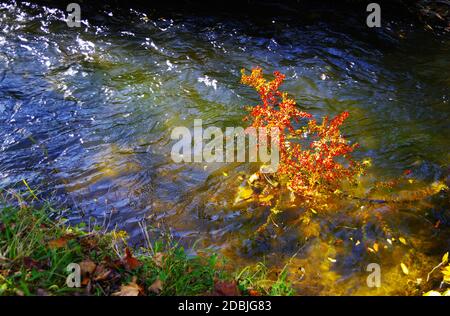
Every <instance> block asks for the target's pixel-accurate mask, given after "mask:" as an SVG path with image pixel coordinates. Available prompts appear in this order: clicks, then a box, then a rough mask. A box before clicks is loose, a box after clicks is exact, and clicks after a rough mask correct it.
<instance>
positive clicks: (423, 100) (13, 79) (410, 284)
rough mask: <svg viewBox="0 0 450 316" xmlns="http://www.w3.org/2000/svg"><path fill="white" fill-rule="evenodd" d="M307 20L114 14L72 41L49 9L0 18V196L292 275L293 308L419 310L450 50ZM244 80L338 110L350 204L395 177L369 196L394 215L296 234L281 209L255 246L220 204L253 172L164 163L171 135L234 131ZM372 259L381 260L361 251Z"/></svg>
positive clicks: (439, 239) (316, 218) (417, 31)
mask: <svg viewBox="0 0 450 316" xmlns="http://www.w3.org/2000/svg"><path fill="white" fill-rule="evenodd" d="M304 18H305V21H306V22H304V23H302V22H301V20H296V21H295V22H293V21H292V19H287V18H285V17H277V16H275V15H274V17H272V18H261V19H259V20H258V19H253V20H246V19H244V18H241V17H233V16H227V17H223V16H222V17H216V16H214V15H211V16H204V15H203V16H201V17H198V16H195V15H191V14H186V15H175V16H174V17H167V16H165V15H160V14H156V13H150V12H147V14H146V13H145V12H144V11H136V10H132V9H130V10H125V9H120V10H117V9H116V10H111V11H109V10H108V11H104V12H98V14H92V15H91V16H90V19H85V20H83V23H82V27H81V28H69V27H67V25H66V24H65V23H64V12H63V11H61V10H59V9H52V8H49V7H44V6H40V5H35V4H20V5H15V4H14V3H13V2H5V3H3V4H0V124H1V128H0V144H1V147H0V187H2V188H5V189H7V188H16V189H17V188H18V187H19V185H20V183H21V181H22V179H26V180H27V182H28V183H29V184H30V186H31V187H33V188H37V189H38V190H39V191H40V192H42V194H43V196H47V197H50V198H51V199H52V200H54V201H55V203H59V204H60V205H68V206H69V208H70V212H67V213H66V214H64V216H65V217H68V218H69V219H70V220H72V221H73V222H78V221H90V222H92V223H94V222H96V223H97V224H98V225H102V224H103V225H104V226H107V227H108V228H113V227H115V226H116V225H117V226H118V227H120V228H121V229H125V230H127V231H128V232H129V234H130V236H131V238H132V240H134V241H135V242H139V241H141V240H142V234H141V229H140V226H139V223H141V222H143V221H144V222H146V223H147V224H149V225H151V226H152V227H154V228H153V229H152V231H151V232H152V236H154V237H157V236H159V234H160V233H161V232H162V231H170V233H171V234H172V235H173V236H174V238H176V239H180V240H181V242H182V243H184V244H185V245H188V246H191V245H192V244H193V243H194V242H195V241H197V242H198V244H199V245H201V246H202V247H207V248H211V249H213V250H215V251H223V252H224V253H225V254H227V255H228V256H229V257H230V258H231V260H232V262H233V264H235V265H244V264H250V263H252V262H255V261H257V260H262V259H263V258H265V260H266V261H267V263H268V265H270V266H275V267H283V266H284V264H285V263H287V262H288V260H289V259H290V261H289V263H290V264H289V265H288V270H289V273H290V274H289V275H290V278H291V280H292V281H293V282H294V284H295V285H296V287H297V288H298V290H299V293H300V294H367V293H369V294H420V289H422V287H426V286H427V285H426V284H425V285H424V281H423V282H422V283H420V282H419V281H417V279H418V278H422V279H424V278H426V273H427V272H428V271H429V270H431V268H432V267H433V266H434V265H436V264H437V263H439V260H440V257H441V256H442V254H443V253H444V252H445V251H448V249H449V248H450V238H449V226H450V223H449V218H450V215H449V208H448V205H449V203H448V195H447V193H446V192H441V193H439V190H440V189H441V188H443V185H444V183H445V179H446V177H447V176H448V169H447V168H448V165H449V159H450V155H449V148H450V140H449V135H450V124H449V122H450V120H449V115H450V106H449V98H450V77H449V70H450V41H449V38H448V37H444V36H440V37H437V36H434V35H432V34H430V33H427V32H425V31H423V30H422V29H421V28H420V27H419V26H417V25H415V24H411V23H410V22H401V21H393V20H386V21H383V23H385V24H384V27H383V28H382V29H380V30H371V29H368V28H366V27H365V26H364V21H361V20H359V19H358V18H357V17H355V16H353V15H351V13H348V14H347V15H346V16H344V17H343V16H340V17H339V19H340V20H339V19H338V21H339V23H337V24H331V23H330V24H328V23H326V22H324V21H321V22H317V23H311V22H310V21H311V20H308V19H306V18H307V16H304ZM255 65H259V66H261V67H263V68H264V70H265V71H266V72H267V73H270V72H272V71H274V70H279V71H281V72H283V73H285V74H286V76H287V78H286V83H285V85H284V88H285V89H286V90H287V91H288V92H290V93H291V94H292V95H294V96H295V97H296V99H297V100H298V103H299V104H300V105H301V106H302V107H303V108H304V109H305V110H307V111H309V112H311V113H312V114H313V115H314V116H316V117H321V116H323V115H335V114H337V113H339V112H341V111H344V110H345V111H349V112H350V115H351V116H350V119H349V120H348V122H347V124H346V126H345V128H344V132H345V134H346V135H347V136H348V138H349V139H351V140H352V141H354V142H358V143H359V144H360V145H361V147H360V148H359V150H358V152H357V153H356V158H357V159H361V160H363V159H366V160H368V159H370V160H371V165H372V166H371V167H370V168H369V170H368V173H367V175H366V176H365V177H364V178H363V179H362V184H361V185H360V186H359V188H358V189H357V192H356V194H359V195H361V196H363V195H364V196H367V195H370V194H368V192H372V191H369V190H370V189H371V188H372V189H373V187H374V186H375V185H376V183H377V182H379V181H391V180H393V179H401V180H402V181H401V183H400V184H398V185H397V186H396V187H395V188H393V189H391V190H388V192H385V191H383V193H378V195H377V194H373V196H369V197H370V198H377V199H386V200H391V199H397V200H400V202H395V203H380V204H377V203H369V202H367V203H364V202H362V201H360V200H339V199H336V200H335V201H332V202H330V206H329V209H330V211H329V212H324V213H321V212H319V214H315V215H311V223H309V224H303V226H302V225H299V224H298V220H297V219H298V218H299V217H302V216H304V215H305V214H306V213H305V212H307V209H306V210H305V208H303V207H292V206H290V207H287V206H286V210H285V212H284V213H283V214H282V215H280V216H279V217H278V218H277V219H276V222H275V223H270V224H269V225H268V228H267V230H266V231H265V232H264V233H263V234H262V235H258V233H255V231H256V230H257V228H258V227H260V226H261V225H262V224H264V223H265V222H266V219H267V216H268V213H269V210H268V208H266V207H258V206H255V205H254V204H252V203H249V204H246V205H244V206H239V205H238V206H236V205H235V204H234V200H235V196H236V192H237V190H238V187H239V186H240V185H241V183H242V182H243V180H242V178H239V175H240V176H241V177H246V176H248V175H250V174H251V172H252V171H254V170H255V166H252V165H249V164H217V165H211V164H206V163H198V164H176V163H173V161H172V160H171V158H170V150H171V145H172V143H173V142H172V141H171V140H170V133H171V130H172V129H173V128H174V127H176V126H187V127H191V126H192V124H193V120H194V119H196V118H201V119H202V120H203V125H204V127H206V126H213V125H214V126H219V127H221V128H223V127H225V126H242V125H243V124H244V123H243V122H242V117H243V116H244V115H245V113H246V112H245V109H244V105H247V104H255V103H256V102H257V96H256V94H255V93H254V92H253V91H251V90H250V89H249V88H247V87H244V86H242V85H241V84H240V83H239V80H240V69H241V68H246V69H250V68H251V67H253V66H255ZM406 169H411V170H412V174H411V175H410V176H408V177H405V176H402V174H403V172H404V170H406ZM409 180H411V181H409ZM447 192H448V191H447ZM411 196H412V198H411ZM417 196H419V198H417ZM410 200H413V202H408V201H410ZM404 201H406V202H404ZM437 221H439V225H437V226H436V222H437ZM399 237H403V238H405V240H406V242H405V244H404V243H402V242H399V241H398V240H399V239H398V238H399ZM392 238H393V239H394V242H392V244H391V243H390V242H386V240H387V239H389V240H391V239H392ZM391 241H392V240H391ZM374 243H377V245H378V247H379V248H380V250H377V251H369V250H367V248H371V249H373V244H374ZM295 254H296V256H295V257H292V256H293V255H295ZM370 262H375V263H380V265H381V267H382V273H383V274H382V275H383V276H382V278H383V279H382V280H383V283H382V287H381V288H380V289H371V288H368V287H367V286H366V283H365V278H366V276H367V273H366V272H365V267H366V266H367V264H368V263H370ZM400 262H404V263H405V264H406V265H407V266H408V267H409V270H410V273H409V275H405V274H403V273H402V271H401V269H400ZM301 268H303V269H304V271H305V274H304V276H303V277H302V276H301V275H303V273H301V275H300V272H299V271H300V270H301ZM419 283H420V284H419ZM417 284H418V285H417Z"/></svg>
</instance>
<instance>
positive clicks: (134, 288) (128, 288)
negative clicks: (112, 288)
mask: <svg viewBox="0 0 450 316" xmlns="http://www.w3.org/2000/svg"><path fill="white" fill-rule="evenodd" d="M136 280H137V278H136V277H133V280H132V281H131V283H129V284H127V285H121V286H120V291H118V292H115V293H113V294H112V295H113V296H138V295H139V294H142V293H143V292H144V291H143V289H142V287H140V286H139V285H138V284H137V283H136Z"/></svg>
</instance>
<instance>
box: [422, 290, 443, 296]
mask: <svg viewBox="0 0 450 316" xmlns="http://www.w3.org/2000/svg"><path fill="white" fill-rule="evenodd" d="M423 296H441V293H439V292H438V291H429V292H426V293H425V294H424V295H423Z"/></svg>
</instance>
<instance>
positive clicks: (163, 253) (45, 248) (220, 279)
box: [0, 201, 293, 296]
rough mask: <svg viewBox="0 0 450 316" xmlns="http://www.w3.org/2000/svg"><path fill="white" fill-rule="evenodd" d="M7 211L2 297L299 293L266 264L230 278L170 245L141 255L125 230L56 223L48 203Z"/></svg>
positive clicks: (201, 256) (0, 239)
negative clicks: (269, 274) (269, 275)
mask: <svg viewBox="0 0 450 316" xmlns="http://www.w3.org/2000/svg"><path fill="white" fill-rule="evenodd" d="M0 204H1V206H0V295H18V296H24V295H40V296H41V295H42V296H48V295H93V296H103V295H113V296H138V295H292V294H293V291H292V289H291V288H290V286H289V284H287V283H286V282H285V279H284V276H283V274H282V275H280V276H279V277H278V279H277V280H273V281H271V280H268V279H267V269H266V268H265V267H264V265H263V264H262V263H260V264H258V265H256V266H254V267H245V268H244V269H243V270H241V271H237V272H232V271H227V270H226V269H225V265H226V259H225V258H220V257H219V256H218V255H216V254H212V253H208V252H201V251H198V252H197V254H196V255H188V254H187V252H186V251H185V250H184V248H183V247H181V246H180V245H177V244H176V243H174V242H172V241H170V240H167V241H157V242H150V241H148V243H147V245H148V247H140V248H139V249H136V248H132V247H130V246H129V245H128V242H127V237H128V236H127V233H126V232H125V231H119V230H112V231H107V232H106V231H103V230H102V228H101V227H92V228H91V227H87V225H85V224H79V225H76V226H70V225H67V224H65V222H64V220H52V219H50V217H51V215H52V214H54V213H55V212H56V210H55V209H53V208H52V206H51V205H50V204H48V203H33V202H31V203H26V202H24V201H19V203H18V204H16V205H13V204H10V203H7V202H5V201H2V202H0ZM38 204H40V206H37V205H38ZM74 264H75V265H74ZM78 272H79V275H78V274H77V273H78Z"/></svg>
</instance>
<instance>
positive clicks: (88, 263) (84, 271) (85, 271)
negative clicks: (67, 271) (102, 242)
mask: <svg viewBox="0 0 450 316" xmlns="http://www.w3.org/2000/svg"><path fill="white" fill-rule="evenodd" d="M96 267H97V265H96V264H95V262H93V261H92V260H84V261H81V262H80V270H81V275H83V276H86V275H92V274H93V273H94V271H95V268H96Z"/></svg>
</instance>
